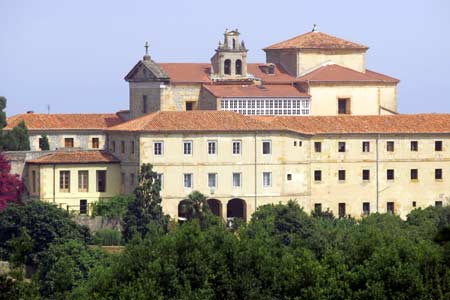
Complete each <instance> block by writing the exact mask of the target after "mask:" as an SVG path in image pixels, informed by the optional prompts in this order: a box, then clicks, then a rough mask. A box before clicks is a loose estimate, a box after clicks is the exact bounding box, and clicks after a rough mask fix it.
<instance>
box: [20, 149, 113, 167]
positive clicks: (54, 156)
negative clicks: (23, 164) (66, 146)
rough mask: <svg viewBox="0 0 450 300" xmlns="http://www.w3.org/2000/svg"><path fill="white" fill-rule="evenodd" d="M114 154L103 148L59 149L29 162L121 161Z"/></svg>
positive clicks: (78, 162)
mask: <svg viewBox="0 0 450 300" xmlns="http://www.w3.org/2000/svg"><path fill="white" fill-rule="evenodd" d="M119 162H120V160H119V159H117V158H116V157H115V156H114V155H112V154H110V153H108V152H107V151H103V150H89V151H57V152H54V153H50V154H47V155H44V156H41V157H39V158H35V159H33V160H29V161H27V163H29V164H88V163H119Z"/></svg>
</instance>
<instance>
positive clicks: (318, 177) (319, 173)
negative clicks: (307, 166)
mask: <svg viewBox="0 0 450 300" xmlns="http://www.w3.org/2000/svg"><path fill="white" fill-rule="evenodd" d="M314 181H322V171H321V170H315V171H314Z"/></svg>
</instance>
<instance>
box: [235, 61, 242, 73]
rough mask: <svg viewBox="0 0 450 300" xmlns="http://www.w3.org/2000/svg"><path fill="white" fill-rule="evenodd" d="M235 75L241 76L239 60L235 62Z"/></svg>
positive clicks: (240, 62)
mask: <svg viewBox="0 0 450 300" xmlns="http://www.w3.org/2000/svg"><path fill="white" fill-rule="evenodd" d="M236 74H237V75H242V61H241V60H240V59H238V60H236Z"/></svg>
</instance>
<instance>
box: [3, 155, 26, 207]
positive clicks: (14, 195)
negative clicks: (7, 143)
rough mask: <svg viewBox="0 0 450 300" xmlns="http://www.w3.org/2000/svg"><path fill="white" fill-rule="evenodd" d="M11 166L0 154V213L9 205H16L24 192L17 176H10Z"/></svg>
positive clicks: (23, 187) (23, 186)
mask: <svg viewBox="0 0 450 300" xmlns="http://www.w3.org/2000/svg"><path fill="white" fill-rule="evenodd" d="M10 172H11V164H10V162H9V161H8V160H7V159H6V157H5V156H4V155H3V154H2V153H1V152H0V212H1V211H2V210H3V209H5V208H6V206H7V205H8V204H9V203H17V202H19V201H20V199H21V195H22V194H23V193H24V191H25V185H24V184H23V182H22V180H21V179H20V178H19V175H15V174H11V173H10Z"/></svg>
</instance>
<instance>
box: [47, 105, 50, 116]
mask: <svg viewBox="0 0 450 300" xmlns="http://www.w3.org/2000/svg"><path fill="white" fill-rule="evenodd" d="M47 114H48V115H49V114H50V104H47Z"/></svg>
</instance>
